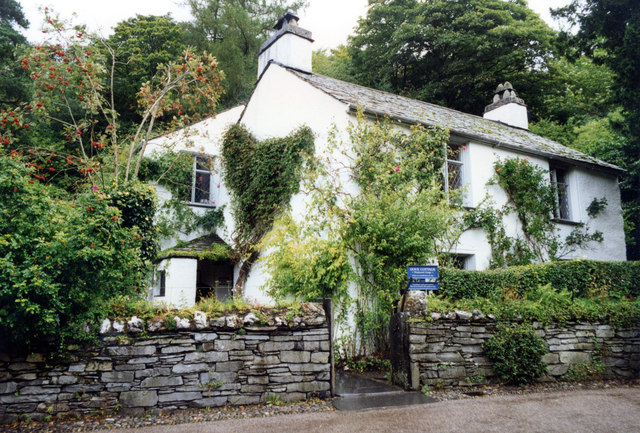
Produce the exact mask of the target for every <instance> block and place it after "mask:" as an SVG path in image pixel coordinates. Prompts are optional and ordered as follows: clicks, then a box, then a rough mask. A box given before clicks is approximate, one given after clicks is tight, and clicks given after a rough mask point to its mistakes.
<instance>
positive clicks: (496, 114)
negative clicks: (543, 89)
mask: <svg viewBox="0 0 640 433" xmlns="http://www.w3.org/2000/svg"><path fill="white" fill-rule="evenodd" d="M482 117H484V118H485V119H489V120H496V121H498V122H502V123H505V124H507V125H511V126H516V127H518V128H523V129H529V118H528V117H527V107H525V106H524V105H520V104H516V103H515V102H512V103H509V104H505V105H501V106H500V107H497V108H494V109H493V110H491V111H488V112H486V113H484V115H483V116H482Z"/></svg>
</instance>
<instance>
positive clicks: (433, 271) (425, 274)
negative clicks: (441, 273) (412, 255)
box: [407, 265, 438, 280]
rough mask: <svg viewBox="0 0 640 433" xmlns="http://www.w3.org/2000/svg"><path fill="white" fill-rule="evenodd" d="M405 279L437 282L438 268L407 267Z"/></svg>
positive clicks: (433, 266) (430, 266)
mask: <svg viewBox="0 0 640 433" xmlns="http://www.w3.org/2000/svg"><path fill="white" fill-rule="evenodd" d="M407 278H409V279H410V280H437V279H438V266H437V265H427V266H407Z"/></svg>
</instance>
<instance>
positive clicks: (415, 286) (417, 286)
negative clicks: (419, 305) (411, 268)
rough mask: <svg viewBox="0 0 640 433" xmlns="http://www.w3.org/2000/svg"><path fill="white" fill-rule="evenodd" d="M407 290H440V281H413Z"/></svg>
mask: <svg viewBox="0 0 640 433" xmlns="http://www.w3.org/2000/svg"><path fill="white" fill-rule="evenodd" d="M407 290H438V282H437V281H432V282H415V281H414V282H411V283H409V287H407Z"/></svg>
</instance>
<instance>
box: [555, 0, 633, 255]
mask: <svg viewBox="0 0 640 433" xmlns="http://www.w3.org/2000/svg"><path fill="white" fill-rule="evenodd" d="M555 13H556V15H558V16H560V17H563V18H565V19H568V20H569V22H570V23H572V24H576V25H579V30H578V32H577V33H576V34H575V36H567V38H568V39H569V40H570V41H571V42H573V43H575V44H573V45H577V46H578V47H579V48H581V49H582V51H583V52H585V53H586V54H588V55H592V56H593V55H594V54H596V53H598V52H599V50H603V51H604V52H605V55H604V56H601V57H600V58H599V59H598V60H599V61H601V62H603V63H605V64H606V65H607V66H609V67H610V68H611V70H612V71H613V72H614V73H615V76H616V79H615V82H614V99H615V101H616V102H618V103H619V104H620V105H621V106H622V108H623V112H622V114H623V116H624V119H625V120H624V134H625V135H626V136H627V142H626V144H625V145H624V149H623V158H622V159H623V160H622V161H621V165H622V166H623V168H625V169H626V170H627V171H628V176H627V178H626V180H625V181H624V182H623V184H622V189H621V191H622V200H623V210H624V213H625V223H626V228H627V257H628V258H629V259H636V260H637V259H640V158H639V157H638V155H640V102H639V101H640V79H639V78H638V77H640V2H638V1H637V0H574V1H573V2H572V3H571V4H570V5H569V6H567V7H566V8H563V9H560V10H557V11H555Z"/></svg>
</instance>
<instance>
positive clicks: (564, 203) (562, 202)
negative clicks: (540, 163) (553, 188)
mask: <svg viewBox="0 0 640 433" xmlns="http://www.w3.org/2000/svg"><path fill="white" fill-rule="evenodd" d="M556 185H557V187H558V216H559V217H560V218H561V219H564V220H568V219H569V218H570V215H569V185H567V184H566V183H560V182H558V183H557V184H556Z"/></svg>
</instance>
